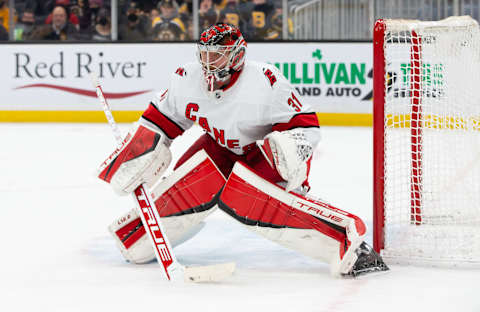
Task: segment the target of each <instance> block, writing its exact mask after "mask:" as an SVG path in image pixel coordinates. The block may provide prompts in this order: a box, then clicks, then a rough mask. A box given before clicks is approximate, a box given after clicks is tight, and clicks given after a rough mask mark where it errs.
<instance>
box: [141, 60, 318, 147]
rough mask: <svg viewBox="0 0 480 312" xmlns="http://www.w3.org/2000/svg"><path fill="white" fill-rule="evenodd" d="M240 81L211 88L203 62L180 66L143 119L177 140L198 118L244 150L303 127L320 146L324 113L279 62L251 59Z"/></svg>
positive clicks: (218, 138) (223, 139) (225, 141)
mask: <svg viewBox="0 0 480 312" xmlns="http://www.w3.org/2000/svg"><path fill="white" fill-rule="evenodd" d="M234 79H236V81H235V82H234V83H233V84H232V85H231V86H230V87H227V88H226V89H225V90H217V91H214V92H209V91H208V90H207V85H206V82H205V79H204V75H203V72H202V68H201V66H200V65H199V64H198V63H189V64H187V65H185V66H184V67H180V68H178V69H177V71H176V72H175V73H174V74H173V75H172V79H171V83H170V86H169V88H168V90H165V91H163V92H160V93H158V94H157V95H156V96H155V98H154V99H153V100H152V102H151V103H150V106H149V107H148V109H147V110H146V111H145V112H144V114H143V116H142V118H143V119H144V120H147V121H148V122H150V123H153V124H154V125H156V126H157V127H159V128H160V129H162V131H164V132H165V134H166V135H167V136H168V137H169V138H170V139H174V138H175V137H177V136H178V135H181V134H182V133H183V132H184V131H185V130H187V129H188V128H190V127H191V126H192V125H193V124H194V123H197V124H198V125H200V126H201V127H202V128H203V129H204V130H205V132H207V133H208V134H209V135H210V136H211V137H212V138H213V139H214V140H215V141H216V142H217V143H218V144H219V145H221V146H223V147H225V148H227V149H228V150H230V151H232V152H233V153H235V154H237V155H243V154H244V153H245V152H246V151H248V150H249V149H250V148H251V147H252V144H255V141H256V140H259V139H262V138H264V137H265V135H267V134H268V133H270V132H272V131H275V130H276V131H285V130H290V129H293V128H302V129H303V131H304V133H305V136H306V138H307V140H308V141H309V142H310V143H311V144H312V146H316V145H317V143H318V141H319V140H320V135H319V123H318V117H317V115H316V113H315V112H313V111H312V110H311V108H310V107H308V106H307V105H305V104H304V103H302V101H301V99H300V97H299V95H298V93H297V91H296V90H295V89H294V88H293V87H292V86H291V85H290V84H289V83H288V81H287V80H286V79H285V77H284V76H283V75H282V74H281V73H280V72H279V71H278V70H277V68H276V67H275V66H273V65H270V64H266V63H257V62H245V65H244V68H243V70H242V72H241V73H240V74H239V75H238V76H237V77H234Z"/></svg>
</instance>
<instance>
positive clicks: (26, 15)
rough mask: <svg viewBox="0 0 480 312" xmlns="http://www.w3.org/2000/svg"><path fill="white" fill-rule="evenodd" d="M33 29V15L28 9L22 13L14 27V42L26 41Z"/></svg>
mask: <svg viewBox="0 0 480 312" xmlns="http://www.w3.org/2000/svg"><path fill="white" fill-rule="evenodd" d="M34 27H35V14H34V13H33V10H32V9H30V8H26V9H25V11H23V13H22V15H21V17H20V21H19V22H18V23H17V24H16V25H15V31H14V38H15V40H17V41H18V40H26V39H27V38H29V37H30V36H31V35H32V31H33V28H34Z"/></svg>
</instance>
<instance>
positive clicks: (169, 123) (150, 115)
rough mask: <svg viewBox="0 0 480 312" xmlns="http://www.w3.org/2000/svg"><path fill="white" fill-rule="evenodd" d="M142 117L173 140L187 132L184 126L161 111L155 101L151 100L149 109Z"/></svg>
mask: <svg viewBox="0 0 480 312" xmlns="http://www.w3.org/2000/svg"><path fill="white" fill-rule="evenodd" d="M142 118H143V119H145V120H148V121H149V122H151V123H153V124H154V125H155V126H157V127H158V128H160V129H161V130H162V131H163V132H165V134H166V135H167V137H168V138H169V139H171V140H173V139H175V138H176V137H178V136H179V135H182V134H183V132H185V130H183V128H182V127H180V126H179V125H178V124H177V123H175V122H174V121H173V120H172V119H170V118H168V117H167V116H166V115H165V114H163V113H162V112H160V110H159V109H158V108H157V107H156V106H155V104H153V102H150V105H149V106H148V108H147V110H146V111H145V112H143V115H142Z"/></svg>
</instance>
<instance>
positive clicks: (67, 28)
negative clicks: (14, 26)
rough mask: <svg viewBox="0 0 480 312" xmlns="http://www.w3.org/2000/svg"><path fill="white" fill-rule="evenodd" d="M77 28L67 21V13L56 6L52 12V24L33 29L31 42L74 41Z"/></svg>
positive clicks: (62, 8)
mask: <svg viewBox="0 0 480 312" xmlns="http://www.w3.org/2000/svg"><path fill="white" fill-rule="evenodd" d="M77 34H78V31H77V28H76V27H75V26H74V25H73V24H72V23H70V22H68V21H67V11H66V10H65V8H64V7H63V6H56V7H55V8H54V9H53V11H52V23H51V24H47V25H39V26H38V27H35V28H34V30H33V32H32V36H31V37H30V38H29V39H32V40H76V39H77Z"/></svg>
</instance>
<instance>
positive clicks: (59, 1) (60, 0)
mask: <svg viewBox="0 0 480 312" xmlns="http://www.w3.org/2000/svg"><path fill="white" fill-rule="evenodd" d="M55 6H62V7H63V8H64V9H65V11H66V12H67V15H68V21H69V22H70V23H72V24H73V25H75V27H77V30H78V29H79V19H78V16H77V15H75V13H73V12H70V10H69V7H70V0H56V1H55ZM52 18H53V17H52V13H50V14H49V15H48V16H47V18H46V19H45V24H50V23H51V22H52Z"/></svg>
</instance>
